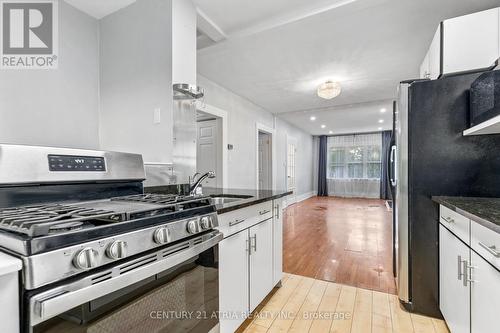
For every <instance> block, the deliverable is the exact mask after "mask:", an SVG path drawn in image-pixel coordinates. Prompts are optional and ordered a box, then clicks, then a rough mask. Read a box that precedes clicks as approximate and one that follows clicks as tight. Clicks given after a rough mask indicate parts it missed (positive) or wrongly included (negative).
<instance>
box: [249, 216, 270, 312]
mask: <svg viewBox="0 0 500 333" xmlns="http://www.w3.org/2000/svg"><path fill="white" fill-rule="evenodd" d="M249 232H250V312H252V311H253V310H255V308H256V307H257V305H259V304H260V302H262V301H263V300H264V298H265V297H266V296H267V295H268V294H269V293H270V292H271V290H272V289H273V287H274V284H273V256H272V253H273V219H268V220H266V221H264V222H261V223H259V224H257V225H255V226H253V227H251V228H250V229H249Z"/></svg>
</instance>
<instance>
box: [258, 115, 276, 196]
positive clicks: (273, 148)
mask: <svg viewBox="0 0 500 333" xmlns="http://www.w3.org/2000/svg"><path fill="white" fill-rule="evenodd" d="M259 132H265V133H268V134H270V135H271V159H272V161H271V163H272V167H271V169H272V170H271V177H272V187H273V188H272V189H273V190H275V189H276V130H275V129H274V128H272V127H269V126H266V125H264V124H261V123H257V122H256V123H255V189H259Z"/></svg>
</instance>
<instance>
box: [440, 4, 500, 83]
mask: <svg viewBox="0 0 500 333" xmlns="http://www.w3.org/2000/svg"><path fill="white" fill-rule="evenodd" d="M498 22H499V10H498V8H495V9H490V10H485V11H482V12H479V13H474V14H470V15H465V16H460V17H456V18H453V19H449V20H446V21H444V22H443V25H444V26H443V31H444V39H443V74H448V73H456V72H464V71H470V70H477V69H482V68H488V67H491V66H493V65H494V63H495V61H496V60H497V59H498V50H499V45H498V43H499V35H498V34H499V29H498Z"/></svg>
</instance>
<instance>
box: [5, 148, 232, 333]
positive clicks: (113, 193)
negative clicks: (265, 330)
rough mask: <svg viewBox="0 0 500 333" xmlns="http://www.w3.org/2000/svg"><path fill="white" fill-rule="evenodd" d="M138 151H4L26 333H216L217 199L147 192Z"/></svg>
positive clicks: (9, 233)
mask: <svg viewBox="0 0 500 333" xmlns="http://www.w3.org/2000/svg"><path fill="white" fill-rule="evenodd" d="M144 178H145V175H144V167H143V161H142V157H141V156H140V155H135V154H125V153H114V152H102V151H88V150H74V149H65V148H48V147H32V146H15V145H0V247H1V248H2V250H3V251H6V252H8V253H10V254H13V255H15V256H18V257H19V258H21V259H22V261H23V270H22V274H21V277H20V279H21V281H22V288H21V290H20V295H21V297H20V298H21V300H22V305H21V318H22V319H21V321H22V322H21V327H22V328H23V331H24V332H107V333H112V332H209V331H217V330H218V319H217V318H218V316H217V315H218V313H217V312H218V245H217V244H218V242H219V241H220V240H221V239H222V234H221V233H220V232H218V231H217V230H216V229H215V227H216V226H217V213H216V210H215V206H214V205H213V202H212V199H211V198H209V197H203V196H178V195H160V194H144V193H143V185H142V181H143V180H144Z"/></svg>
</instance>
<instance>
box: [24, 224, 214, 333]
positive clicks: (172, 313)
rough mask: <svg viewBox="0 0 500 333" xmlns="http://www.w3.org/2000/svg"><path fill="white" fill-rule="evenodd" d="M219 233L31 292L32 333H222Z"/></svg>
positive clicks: (27, 320)
mask: <svg viewBox="0 0 500 333" xmlns="http://www.w3.org/2000/svg"><path fill="white" fill-rule="evenodd" d="M221 239H222V234H221V233H220V232H218V231H215V232H211V233H208V234H205V235H201V236H198V237H195V238H192V239H189V240H187V241H182V242H179V243H177V244H174V245H171V246H168V247H166V248H163V249H162V250H160V251H155V252H151V253H148V254H147V255H143V256H141V257H138V258H132V259H130V260H128V261H125V262H122V263H120V264H118V265H116V266H112V267H109V268H107V269H104V270H100V271H99V272H97V273H92V274H90V275H87V276H85V277H82V278H79V279H73V280H71V282H67V283H64V284H59V285H57V286H56V287H52V288H50V289H49V290H46V289H45V290H44V291H42V292H40V291H38V292H37V291H33V292H32V291H29V292H28V291H27V292H26V293H25V295H24V306H23V315H24V318H23V323H24V329H25V331H26V332H35V333H38V332H46V333H51V332H54V333H55V332H75V333H79V332H88V333H98V332H106V333H114V332H117V333H118V332H120V333H122V332H128V333H132V332H138V333H144V332H148V333H150V332H169V333H175V332H193V333H195V332H200V333H201V332H203V333H205V332H218V329H219V320H218V309H219V292H218V289H219V277H218V276H219V274H218V245H217V244H218V242H219V241H220V240H221Z"/></svg>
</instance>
